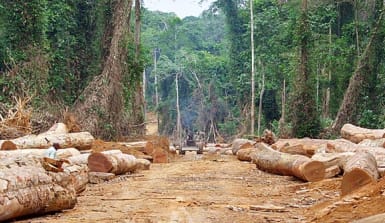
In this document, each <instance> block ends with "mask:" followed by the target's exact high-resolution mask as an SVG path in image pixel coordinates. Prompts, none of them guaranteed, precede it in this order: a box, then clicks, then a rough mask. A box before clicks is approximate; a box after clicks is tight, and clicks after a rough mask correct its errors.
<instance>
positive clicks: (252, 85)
mask: <svg viewBox="0 0 385 223" xmlns="http://www.w3.org/2000/svg"><path fill="white" fill-rule="evenodd" d="M250 29H251V30H250V41H251V108H250V119H251V120H250V121H251V122H250V125H251V126H250V134H251V135H254V134H255V132H254V126H255V80H254V78H255V55H254V12H253V1H252V0H250ZM258 134H259V132H258Z"/></svg>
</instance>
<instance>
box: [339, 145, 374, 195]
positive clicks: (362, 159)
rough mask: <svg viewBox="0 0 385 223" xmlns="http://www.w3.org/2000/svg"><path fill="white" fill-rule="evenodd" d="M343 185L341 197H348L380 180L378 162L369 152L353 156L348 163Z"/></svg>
mask: <svg viewBox="0 0 385 223" xmlns="http://www.w3.org/2000/svg"><path fill="white" fill-rule="evenodd" d="M344 171H345V173H344V175H343V177H342V183H341V195H342V196H343V195H346V194H349V193H351V192H352V191H354V190H356V189H358V188H361V187H362V186H364V185H367V184H369V183H373V182H376V181H377V179H378V178H379V174H378V170H377V162H376V159H375V158H374V156H373V155H372V154H371V153H368V152H360V153H357V154H355V155H354V156H352V157H351V158H350V159H349V160H348V161H347V163H346V165H345V168H344Z"/></svg>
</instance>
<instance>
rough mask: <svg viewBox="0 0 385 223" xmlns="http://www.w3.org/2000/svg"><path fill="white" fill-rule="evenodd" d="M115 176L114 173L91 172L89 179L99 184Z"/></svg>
mask: <svg viewBox="0 0 385 223" xmlns="http://www.w3.org/2000/svg"><path fill="white" fill-rule="evenodd" d="M114 178H115V174H113V173H102V172H89V173H88V181H89V182H90V183H92V184H99V183H103V182H106V181H109V180H112V179H114Z"/></svg>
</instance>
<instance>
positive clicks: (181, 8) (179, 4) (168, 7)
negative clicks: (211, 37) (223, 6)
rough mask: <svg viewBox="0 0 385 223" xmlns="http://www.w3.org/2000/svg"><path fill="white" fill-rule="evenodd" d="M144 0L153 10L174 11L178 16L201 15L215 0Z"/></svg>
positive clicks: (146, 6) (147, 6)
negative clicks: (202, 0) (201, 0)
mask: <svg viewBox="0 0 385 223" xmlns="http://www.w3.org/2000/svg"><path fill="white" fill-rule="evenodd" d="M199 2H200V0H144V7H145V8H147V9H149V10H151V11H161V12H174V13H175V14H176V15H177V16H178V17H180V18H184V17H187V16H199V15H200V14H201V12H203V11H204V10H206V9H208V8H209V7H210V5H211V3H212V2H214V0H206V1H204V2H203V3H202V4H200V3H199Z"/></svg>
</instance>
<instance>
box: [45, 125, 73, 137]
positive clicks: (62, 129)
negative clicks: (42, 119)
mask: <svg viewBox="0 0 385 223" xmlns="http://www.w3.org/2000/svg"><path fill="white" fill-rule="evenodd" d="M68 132H69V131H68V128H67V125H66V124H64V123H61V122H58V123H55V124H54V125H53V126H52V127H51V128H49V129H48V130H47V131H45V132H43V133H40V134H39V136H42V137H44V136H45V135H53V134H66V133H68Z"/></svg>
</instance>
